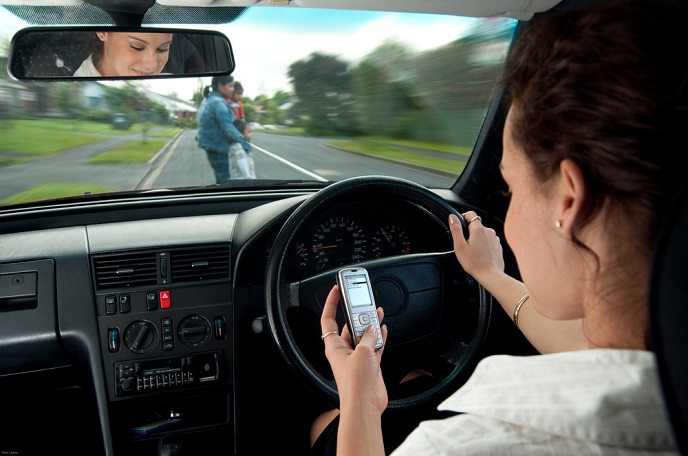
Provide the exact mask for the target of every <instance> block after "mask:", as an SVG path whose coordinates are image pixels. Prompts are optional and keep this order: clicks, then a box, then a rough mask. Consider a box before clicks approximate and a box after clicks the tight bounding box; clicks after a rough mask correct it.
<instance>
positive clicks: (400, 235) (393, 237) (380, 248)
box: [370, 225, 411, 258]
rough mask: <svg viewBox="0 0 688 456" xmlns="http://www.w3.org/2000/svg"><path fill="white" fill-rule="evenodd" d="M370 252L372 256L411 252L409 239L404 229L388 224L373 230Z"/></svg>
mask: <svg viewBox="0 0 688 456" xmlns="http://www.w3.org/2000/svg"><path fill="white" fill-rule="evenodd" d="M370 253H371V255H372V256H373V257H374V258H382V257H386V256H391V255H407V254H409V253H411V239H410V238H409V236H408V234H407V233H406V231H405V230H403V229H401V228H399V227H398V226H395V225H388V226H385V227H384V228H380V229H378V230H376V231H375V234H374V235H373V238H372V239H371V248H370Z"/></svg>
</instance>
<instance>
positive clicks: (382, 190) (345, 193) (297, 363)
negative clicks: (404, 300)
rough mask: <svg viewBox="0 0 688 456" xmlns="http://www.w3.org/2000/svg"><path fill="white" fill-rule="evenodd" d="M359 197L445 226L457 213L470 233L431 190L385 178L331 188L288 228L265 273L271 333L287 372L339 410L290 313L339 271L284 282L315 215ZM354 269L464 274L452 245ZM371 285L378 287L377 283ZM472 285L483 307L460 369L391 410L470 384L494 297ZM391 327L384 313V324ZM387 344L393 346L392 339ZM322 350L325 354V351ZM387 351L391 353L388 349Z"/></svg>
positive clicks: (433, 400) (457, 356)
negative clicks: (396, 205) (396, 201)
mask: <svg viewBox="0 0 688 456" xmlns="http://www.w3.org/2000/svg"><path fill="white" fill-rule="evenodd" d="M361 195H366V196H369V195H376V196H387V197H392V198H401V199H404V200H407V201H409V202H411V203H414V204H416V205H418V206H420V207H422V208H423V209H425V210H426V211H427V212H429V213H430V214H432V215H434V216H435V217H437V218H438V219H439V220H442V221H446V220H447V217H448V216H449V214H450V213H453V214H455V215H457V216H458V218H459V220H460V222H461V224H462V226H463V228H464V230H466V228H467V224H466V222H465V220H464V219H463V217H462V216H461V214H459V213H458V212H457V211H456V210H455V209H454V208H453V207H452V206H450V205H449V204H448V203H447V202H446V201H444V200H443V199H442V198H440V197H439V196H438V195H436V194H435V193H433V192H431V191H430V190H428V189H427V188H425V187H423V186H421V185H419V184H416V183H414V182H411V181H408V180H404V179H400V178H393V177H383V176H363V177H354V178H351V179H346V180H342V181H339V182H336V183H334V184H331V185H329V186H328V187H326V188H324V189H322V190H321V191H319V192H318V193H316V194H314V195H313V196H311V197H310V198H308V199H307V200H306V201H304V202H303V203H302V204H301V205H300V206H299V207H298V208H297V209H296V210H295V211H294V212H293V213H292V214H291V216H290V217H289V218H288V219H287V221H286V222H285V223H284V225H283V226H282V229H281V230H280V232H279V234H278V235H277V237H276V239H275V242H274V243H273V248H272V249H271V252H270V255H269V258H268V266H267V272H266V312H267V319H268V323H269V327H270V332H271V335H272V337H273V340H274V341H275V343H276V345H277V348H278V350H279V352H280V353H281V355H282V357H283V358H284V360H285V361H286V362H287V364H288V366H289V367H290V368H291V369H292V370H293V371H295V373H296V375H297V376H298V377H299V378H300V379H301V380H303V381H304V382H305V383H306V385H307V386H309V387H311V388H312V389H313V390H315V391H316V392H320V393H323V394H324V396H325V397H326V399H327V400H328V402H329V403H330V404H331V405H332V406H334V407H338V405H339V395H338V393H337V389H336V384H335V383H334V380H333V379H328V378H325V377H324V376H323V375H322V373H320V372H318V371H317V369H315V368H314V367H313V365H312V364H311V362H310V361H309V360H308V359H307V356H305V355H304V352H303V351H302V349H301V348H300V347H299V345H298V343H297V341H296V337H295V334H294V332H293V331H292V328H291V327H290V324H289V318H288V312H289V310H290V309H292V308H294V307H299V306H300V305H301V301H302V299H301V296H300V295H301V294H310V293H307V292H305V291H304V292H303V293H302V292H301V290H302V289H307V290H308V291H309V292H312V293H313V294H314V295H315V294H316V292H315V289H316V288H317V287H318V285H319V284H322V283H324V282H326V281H329V280H331V283H332V284H334V276H335V274H336V271H337V270H338V269H339V268H336V269H332V270H329V271H324V272H322V273H320V274H317V275H315V276H311V277H309V278H308V279H305V280H303V281H298V282H297V283H289V282H288V281H287V280H286V278H285V265H286V264H287V259H288V252H291V251H293V249H292V247H293V246H294V243H295V241H296V240H297V239H298V237H299V235H300V233H301V231H302V230H303V229H304V227H306V226H307V225H308V223H309V222H310V221H311V220H312V219H313V217H314V216H315V214H317V213H319V212H320V211H322V210H323V209H324V208H327V207H328V206H329V205H331V204H334V203H336V202H338V201H344V200H347V199H350V198H352V197H356V196H361ZM450 264H451V266H450ZM428 265H429V266H428ZM356 266H360V267H366V268H368V269H369V272H371V268H372V269H373V270H375V268H382V269H384V270H387V269H386V268H390V267H392V268H394V267H397V268H414V269H412V270H413V271H415V270H416V269H415V268H418V267H425V268H430V269H431V270H432V269H434V270H437V269H439V270H440V271H441V275H444V274H446V271H447V269H448V268H450V267H452V268H454V270H456V269H457V268H458V269H460V266H459V265H458V261H457V260H456V258H455V256H454V253H453V250H452V246H451V245H450V246H449V250H448V251H446V252H439V253H433V254H415V255H403V256H401V257H394V258H391V259H378V260H369V261H364V262H359V263H356ZM342 267H343V266H342ZM414 273H415V272H414ZM464 274H465V273H464ZM373 277H374V275H373V274H372V273H371V278H373ZM373 283H374V285H373V286H374V287H375V280H373ZM474 283H475V286H476V287H477V288H478V301H479V302H478V309H477V322H476V327H475V328H474V329H475V332H474V334H473V336H472V338H471V340H470V341H469V342H468V343H462V344H460V345H461V347H460V353H457V352H454V353H450V354H449V355H448V356H449V357H450V358H453V359H452V360H451V361H452V364H454V365H455V366H456V367H455V368H454V369H453V370H452V371H451V372H450V373H449V375H447V376H446V377H445V378H444V379H442V380H440V381H439V382H438V383H437V384H435V385H434V386H432V387H430V388H429V389H427V390H425V391H422V392H421V393H419V394H416V395H414V396H411V397H406V398H390V400H389V403H388V410H408V409H411V408H415V407H421V406H426V405H430V404H433V405H436V404H437V403H438V401H440V400H441V399H444V398H445V397H447V396H448V394H450V393H451V392H453V391H454V390H455V389H456V388H458V387H459V386H460V385H461V384H462V383H463V382H465V381H466V379H467V378H468V376H469V375H470V373H471V372H472V370H473V367H474V366H475V364H476V363H477V360H478V355H479V353H478V352H479V348H480V346H481V345H482V343H483V341H484V339H485V337H486V334H487V328H488V326H489V320H490V316H491V310H492V297H491V296H490V295H489V294H488V293H487V292H486V290H485V289H484V288H483V287H482V286H481V285H479V284H477V282H474ZM321 288H322V287H321ZM330 288H331V286H330ZM321 294H322V293H321ZM442 296H443V297H442V298H441V299H446V298H444V294H443V295H442ZM376 299H377V296H376ZM377 300H378V305H380V302H379V299H377ZM385 309H386V307H385ZM321 310H322V309H321ZM387 322H388V318H387V312H386V314H385V321H384V323H387ZM318 329H319V326H318ZM394 331H395V329H394V328H393V327H392V326H390V335H391V334H392V333H393V332H394ZM318 333H319V331H318ZM387 343H388V344H389V343H390V338H389V337H388V342H387ZM321 349H322V347H321ZM322 350H323V352H324V349H322ZM385 350H386V351H387V350H388V348H387V347H386V348H385ZM386 355H387V352H386V353H385V355H383V362H384V358H385V356H386Z"/></svg>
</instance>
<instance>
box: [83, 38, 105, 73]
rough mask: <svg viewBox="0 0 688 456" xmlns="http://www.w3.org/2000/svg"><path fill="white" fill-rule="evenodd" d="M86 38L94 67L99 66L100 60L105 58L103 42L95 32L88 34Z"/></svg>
mask: <svg viewBox="0 0 688 456" xmlns="http://www.w3.org/2000/svg"><path fill="white" fill-rule="evenodd" d="M85 36H86V48H87V49H88V52H89V54H91V61H92V62H93V66H98V63H100V59H101V58H102V57H103V48H104V44H103V40H101V39H100V38H98V35H97V34H96V33H95V32H87V33H86V34H85Z"/></svg>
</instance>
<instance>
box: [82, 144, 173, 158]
mask: <svg viewBox="0 0 688 456" xmlns="http://www.w3.org/2000/svg"><path fill="white" fill-rule="evenodd" d="M165 144H167V141H165V140H163V139H155V140H150V139H149V140H148V141H146V142H144V141H143V140H136V141H132V142H130V143H127V144H124V145H122V146H120V147H118V148H116V149H112V150H109V151H107V152H105V153H102V154H100V155H96V156H95V157H93V158H91V159H89V160H88V161H87V163H95V164H111V163H146V162H148V160H150V159H151V158H152V157H153V155H155V154H156V153H157V152H158V151H159V150H160V149H161V148H162V147H163V146H164V145H165Z"/></svg>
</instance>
